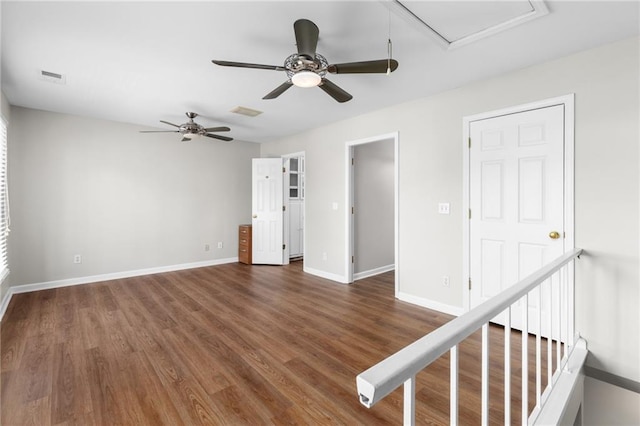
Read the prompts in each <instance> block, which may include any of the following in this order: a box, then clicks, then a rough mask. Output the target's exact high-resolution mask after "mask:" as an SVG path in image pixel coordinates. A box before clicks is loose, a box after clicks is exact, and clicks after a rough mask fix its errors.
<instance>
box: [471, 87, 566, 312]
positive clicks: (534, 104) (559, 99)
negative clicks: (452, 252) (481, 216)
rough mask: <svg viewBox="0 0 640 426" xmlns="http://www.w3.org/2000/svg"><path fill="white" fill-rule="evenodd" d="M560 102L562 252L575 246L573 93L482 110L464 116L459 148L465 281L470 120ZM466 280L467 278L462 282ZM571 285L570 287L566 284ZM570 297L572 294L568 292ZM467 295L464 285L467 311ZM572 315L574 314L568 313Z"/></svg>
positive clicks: (546, 106) (529, 109) (483, 118)
mask: <svg viewBox="0 0 640 426" xmlns="http://www.w3.org/2000/svg"><path fill="white" fill-rule="evenodd" d="M556 105H563V106H564V203H565V204H564V227H565V228H564V229H565V234H566V237H565V241H564V244H565V246H564V251H565V252H568V251H569V250H572V249H574V248H575V245H574V244H575V237H574V229H575V226H574V224H575V219H574V218H575V211H574V201H575V200H574V186H575V185H574V179H575V171H574V158H575V131H574V126H575V106H574V105H575V95H574V94H573V93H570V94H568V95H564V96H558V97H555V98H549V99H543V100H540V101H535V102H530V103H527V104H523V105H516V106H511V107H507V108H502V109H498V110H494V111H488V112H483V113H480V114H475V115H470V116H467V117H463V119H462V128H463V137H462V143H463V150H462V156H463V157H462V173H463V178H462V181H463V189H462V216H463V217H462V223H463V227H462V250H463V252H462V253H463V263H462V274H463V275H462V276H463V279H464V280H468V279H469V275H470V261H471V259H470V246H469V220H468V212H469V186H470V182H469V166H470V164H469V149H468V144H469V126H470V125H471V123H472V122H474V121H478V120H486V119H488V118H493V117H499V116H503V115H509V114H517V113H521V112H525V111H531V110H534V109H540V108H548V107H551V106H556ZM568 279H569V282H570V283H572V282H573V269H572V268H571V269H570V270H569V277H568ZM465 282H466V281H465ZM569 287H570V288H571V287H572V286H569ZM570 297H571V295H570ZM470 303H471V301H470V295H469V290H468V287H467V286H465V287H464V290H463V292H462V306H463V307H464V310H465V311H469V309H470V308H471V306H470ZM569 314H570V315H574V314H573V313H569Z"/></svg>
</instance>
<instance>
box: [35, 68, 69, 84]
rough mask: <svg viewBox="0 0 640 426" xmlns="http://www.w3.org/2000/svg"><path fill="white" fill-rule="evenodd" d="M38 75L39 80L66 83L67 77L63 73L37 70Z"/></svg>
mask: <svg viewBox="0 0 640 426" xmlns="http://www.w3.org/2000/svg"><path fill="white" fill-rule="evenodd" d="M38 77H39V78H40V80H44V81H48V82H50V83H56V84H66V83H67V77H66V76H65V75H64V74H58V73H57V72H51V71H45V70H38Z"/></svg>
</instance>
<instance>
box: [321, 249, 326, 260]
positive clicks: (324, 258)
mask: <svg viewBox="0 0 640 426" xmlns="http://www.w3.org/2000/svg"><path fill="white" fill-rule="evenodd" d="M322 260H327V252H326V251H324V252H322Z"/></svg>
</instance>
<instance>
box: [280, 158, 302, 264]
mask: <svg viewBox="0 0 640 426" xmlns="http://www.w3.org/2000/svg"><path fill="white" fill-rule="evenodd" d="M281 157H282V160H283V164H285V163H286V161H287V160H289V159H291V158H294V157H304V158H305V169H306V164H307V159H306V154H305V151H298V152H292V153H291V154H283V155H281ZM298 167H300V165H298ZM304 174H305V177H304V179H305V183H306V178H307V176H306V175H307V172H306V170H305V172H304ZM284 179H285V182H284V183H283V187H284V188H286V189H287V190H286V191H285V195H284V196H283V199H284V200H286V206H287V208H286V216H285V217H286V219H287V250H286V252H287V264H288V263H289V260H288V259H289V245H290V244H289V239H290V237H291V235H290V234H289V220H290V219H289V217H290V216H289V215H290V212H289V184H290V182H289V167H288V164H287V170H286V173H285V176H284ZM284 188H283V190H284ZM304 193H305V197H304V198H303V199H302V200H301V204H302V209H303V210H302V211H303V212H304V208H305V202H306V199H307V196H306V193H307V188H306V185H305V187H304ZM302 218H303V220H302V267H303V268H304V254H305V253H306V252H307V235H306V232H307V224H306V221H307V215H306V214H303V215H302Z"/></svg>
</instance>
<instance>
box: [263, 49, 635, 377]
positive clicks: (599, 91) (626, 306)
mask: <svg viewBox="0 0 640 426" xmlns="http://www.w3.org/2000/svg"><path fill="white" fill-rule="evenodd" d="M638 62H639V40H638V39H637V38H634V39H630V40H625V41H621V42H617V43H614V44H611V45H607V46H604V47H601V48H597V49H593V50H590V51H585V52H582V53H579V54H576V55H572V56H569V57H566V58H562V59H559V60H556V61H552V62H549V63H545V64H541V65H538V66H534V67H530V68H526V69H523V70H520V71H517V72H513V73H509V74H505V75H503V76H500V77H498V78H493V79H490V80H486V81H480V82H477V83H473V84H470V85H467V86H464V87H461V88H458V89H456V90H452V91H449V92H446V93H442V94H439V95H436V96H432V97H429V98H424V99H419V100H416V101H413V102H409V103H405V104H402V105H397V106H394V107H391V108H387V109H384V110H379V111H375V112H373V113H370V114H366V115H363V116H360V117H356V118H353V119H350V120H345V121H342V122H338V123H334V124H331V125H328V126H324V127H321V128H317V129H314V130H312V131H309V132H305V133H303V134H299V135H294V136H291V137H287V138H284V139H282V140H280V141H276V142H273V143H269V144H263V145H262V146H261V153H262V155H263V156H269V155H281V154H285V153H287V152H295V151H305V152H306V164H307V173H306V183H307V198H306V200H305V201H306V203H307V228H306V230H307V232H306V238H307V248H308V250H307V253H305V268H307V267H308V268H309V269H310V270H318V271H322V272H323V273H325V274H327V275H335V276H345V275H346V271H345V261H344V259H345V246H346V245H345V238H346V235H345V223H344V222H345V217H346V214H345V206H344V205H343V203H342V200H344V199H345V188H344V186H345V184H344V182H345V171H344V164H345V158H344V155H345V148H344V146H345V142H346V141H351V140H357V139H365V138H369V137H373V136H376V135H382V134H388V133H392V132H395V131H398V132H399V134H400V139H399V151H400V152H399V165H400V166H399V167H400V172H399V179H400V182H399V185H400V190H399V192H400V193H399V205H400V213H399V215H400V217H399V221H400V225H399V226H400V231H399V232H400V235H399V239H400V247H399V291H400V292H401V293H404V294H407V295H410V296H412V297H413V298H414V299H415V300H424V301H427V302H429V303H430V304H431V305H436V306H440V307H443V308H451V309H450V310H451V311H454V310H455V309H460V308H461V307H462V300H463V293H462V292H463V289H464V288H465V286H464V285H463V281H465V277H462V258H463V253H462V220H463V219H462V218H463V214H462V212H461V211H460V210H461V205H462V187H463V183H462V174H463V173H462V152H463V151H462V149H463V141H462V119H463V117H464V116H467V115H473V114H477V113H481V112H486V111H491V110H495V109H500V108H505V107H509V106H514V105H519V104H524V103H528V102H532V101H537V100H541V99H546V98H552V97H556V96H561V95H566V94H569V93H575V95H576V97H575V102H576V105H575V107H576V117H575V119H576V128H575V137H576V144H575V145H576V147H575V152H576V154H575V155H576V161H575V162H576V165H575V175H576V176H575V181H576V184H575V206H576V217H575V229H576V235H575V241H576V245H577V246H578V247H582V248H584V249H585V250H587V252H588V255H586V256H583V259H582V260H580V261H579V262H578V266H577V272H576V277H577V283H578V288H577V295H576V298H577V314H576V317H577V327H578V330H580V332H581V333H582V335H583V336H584V337H585V338H586V340H587V341H588V342H589V348H590V350H591V351H592V352H591V356H590V357H589V360H588V363H589V364H590V365H592V366H593V367H596V368H599V369H602V370H605V371H608V372H610V373H612V374H616V375H619V376H623V377H626V378H630V379H632V380H635V381H640V363H639V362H638V360H639V359H640V347H639V340H640V315H638V306H639V305H640V291H639V290H640V274H639V262H638V252H639V250H638V249H639V246H638V239H639V232H638V229H639V226H638V225H639V221H638V217H639V209H638V200H639V194H640V191H639V188H638V184H639V181H640V179H639V173H638V168H639V163H638V158H639V153H638V141H639V137H640V135H639V118H638V117H639V113H640V109H639V106H638V103H639V101H638V97H639V82H638V80H639V77H638V76H639V71H640V69H639V65H638ZM425 72H428V70H426V71H425ZM352 102H358V100H357V99H354V100H353V101H352ZM336 108H340V105H337V104H336ZM440 201H442V202H450V203H451V214H450V215H439V214H437V204H438V202H440ZM332 202H338V204H339V209H338V210H337V211H333V210H332V209H331V204H332ZM322 252H327V253H328V256H327V260H326V261H325V260H323V259H322V256H321V253H322ZM444 275H448V276H449V277H450V278H451V284H450V287H449V288H446V287H443V286H442V285H441V284H440V277H442V276H444Z"/></svg>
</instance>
